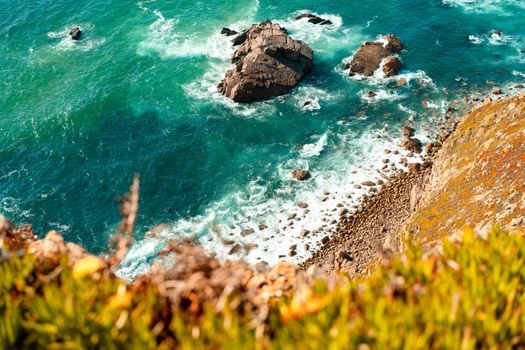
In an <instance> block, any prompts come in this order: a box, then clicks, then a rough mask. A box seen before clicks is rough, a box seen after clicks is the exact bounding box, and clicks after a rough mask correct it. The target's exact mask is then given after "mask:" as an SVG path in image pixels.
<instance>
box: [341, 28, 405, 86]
mask: <svg viewBox="0 0 525 350" xmlns="http://www.w3.org/2000/svg"><path fill="white" fill-rule="evenodd" d="M383 39H384V42H367V43H365V44H363V45H361V47H360V48H359V49H358V50H357V52H356V53H355V55H354V58H353V59H352V62H350V63H348V64H347V65H345V69H350V75H351V76H352V75H356V74H362V75H366V76H371V75H373V74H374V72H375V71H376V70H377V69H378V68H379V66H380V64H381V61H383V59H385V58H387V57H389V56H390V58H389V59H388V62H385V63H388V67H387V68H386V70H387V71H388V73H387V71H385V73H386V74H387V76H390V75H394V74H397V72H399V69H401V61H400V60H399V58H397V57H395V56H392V54H393V53H395V52H399V51H401V50H402V49H403V45H402V44H401V40H400V39H399V38H398V37H396V36H394V35H392V34H389V35H386V36H385V37H384V38H383ZM396 68H397V71H396Z"/></svg>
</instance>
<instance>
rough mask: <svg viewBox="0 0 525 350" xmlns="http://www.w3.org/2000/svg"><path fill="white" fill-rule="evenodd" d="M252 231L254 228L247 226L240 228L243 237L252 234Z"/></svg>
mask: <svg viewBox="0 0 525 350" xmlns="http://www.w3.org/2000/svg"><path fill="white" fill-rule="evenodd" d="M254 233H255V230H254V229H253V228H247V229H245V230H242V232H241V235H242V236H243V237H246V236H249V235H251V234H254Z"/></svg>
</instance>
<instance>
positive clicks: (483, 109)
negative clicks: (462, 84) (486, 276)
mask: <svg viewBox="0 0 525 350" xmlns="http://www.w3.org/2000/svg"><path fill="white" fill-rule="evenodd" d="M433 163H434V164H433V169H432V175H431V176H430V179H429V180H428V183H427V184H425V186H424V189H423V191H421V192H420V193H413V200H414V201H417V202H418V207H419V209H418V210H417V211H416V212H415V213H414V214H413V215H412V217H411V218H410V219H409V220H408V222H407V223H406V224H405V226H404V228H403V231H408V232H410V233H411V234H415V235H417V236H419V237H422V238H440V237H443V236H445V235H450V234H453V233H455V232H457V231H459V230H460V229H462V228H463V227H464V226H469V227H471V228H473V229H475V231H476V232H479V233H482V234H483V233H486V232H488V231H489V230H490V229H491V227H492V225H499V226H501V227H502V228H503V229H505V230H509V231H514V230H516V229H518V228H519V227H520V226H524V225H525V95H521V96H517V97H512V98H508V99H502V100H497V101H491V100H490V99H487V100H486V101H485V103H483V104H482V105H480V106H479V107H477V108H475V109H474V110H473V111H472V112H470V113H469V114H468V115H466V116H465V117H464V118H463V119H462V121H461V122H460V124H459V125H458V127H457V129H456V131H455V132H454V133H453V134H452V135H451V136H450V138H449V139H448V140H447V141H446V142H445V143H444V145H443V148H442V149H441V150H440V151H439V152H438V153H437V155H436V156H435V157H434V160H433Z"/></svg>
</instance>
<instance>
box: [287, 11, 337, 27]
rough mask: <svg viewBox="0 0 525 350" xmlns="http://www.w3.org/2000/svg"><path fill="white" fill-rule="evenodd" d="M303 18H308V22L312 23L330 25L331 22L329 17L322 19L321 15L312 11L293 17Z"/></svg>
mask: <svg viewBox="0 0 525 350" xmlns="http://www.w3.org/2000/svg"><path fill="white" fill-rule="evenodd" d="M303 18H308V22H310V23H312V24H320V25H330V24H333V23H332V21H330V20H329V19H324V18H322V17H319V16H316V15H314V14H312V13H302V14H300V15H299V16H297V17H295V19H296V20H300V19H303Z"/></svg>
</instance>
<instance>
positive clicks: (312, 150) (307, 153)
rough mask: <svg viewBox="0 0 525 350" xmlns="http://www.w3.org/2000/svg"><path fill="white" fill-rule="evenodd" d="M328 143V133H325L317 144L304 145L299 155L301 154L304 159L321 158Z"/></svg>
mask: <svg viewBox="0 0 525 350" xmlns="http://www.w3.org/2000/svg"><path fill="white" fill-rule="evenodd" d="M327 143H328V133H324V134H323V135H322V136H321V137H320V138H319V140H318V141H317V142H315V143H308V144H306V145H304V146H303V148H302V149H301V151H300V152H299V153H300V154H301V157H302V158H310V157H316V156H319V155H320V154H321V152H323V150H324V148H325V147H326V145H327Z"/></svg>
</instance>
